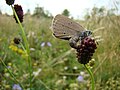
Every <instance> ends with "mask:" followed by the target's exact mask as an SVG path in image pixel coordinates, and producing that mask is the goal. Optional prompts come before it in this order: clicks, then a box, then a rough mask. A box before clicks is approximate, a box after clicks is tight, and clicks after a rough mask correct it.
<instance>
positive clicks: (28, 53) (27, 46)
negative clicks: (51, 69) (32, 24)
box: [11, 5, 33, 89]
mask: <svg viewBox="0 0 120 90" xmlns="http://www.w3.org/2000/svg"><path fill="white" fill-rule="evenodd" d="M11 8H12V10H13V13H14V15H15V17H16V19H17V21H18V24H19V26H20V28H21V33H22V38H23V41H24V44H25V49H26V51H27V57H28V58H27V59H28V64H29V74H30V81H29V84H30V89H31V86H32V72H33V70H32V63H31V58H30V49H29V44H28V41H27V37H26V35H25V31H24V29H23V26H22V24H21V22H20V20H19V18H18V16H17V13H16V11H15V9H14V7H13V6H12V5H11Z"/></svg>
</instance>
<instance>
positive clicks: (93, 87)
mask: <svg viewBox="0 0 120 90" xmlns="http://www.w3.org/2000/svg"><path fill="white" fill-rule="evenodd" d="M84 67H85V68H86V70H87V71H88V73H89V74H90V77H91V82H92V90H95V80H94V76H93V73H92V71H91V70H90V68H89V67H88V66H87V65H86V64H84Z"/></svg>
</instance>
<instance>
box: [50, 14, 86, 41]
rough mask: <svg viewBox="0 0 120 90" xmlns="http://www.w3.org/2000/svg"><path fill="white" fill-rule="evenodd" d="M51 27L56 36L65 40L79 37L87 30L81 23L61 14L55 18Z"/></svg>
mask: <svg viewBox="0 0 120 90" xmlns="http://www.w3.org/2000/svg"><path fill="white" fill-rule="evenodd" d="M51 28H52V31H53V35H54V36H55V37H57V38H60V39H65V40H69V39H70V38H71V37H74V36H78V37H79V34H80V33H81V32H82V31H83V30H85V29H84V28H83V27H82V26H81V25H80V24H78V23H76V22H75V21H73V20H71V19H69V18H68V17H66V16H64V15H60V14H58V15H56V16H55V18H54V19H53V22H52V26H51Z"/></svg>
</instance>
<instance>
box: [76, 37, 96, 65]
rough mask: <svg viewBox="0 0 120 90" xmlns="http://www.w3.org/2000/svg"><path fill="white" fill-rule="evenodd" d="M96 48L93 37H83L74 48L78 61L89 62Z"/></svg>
mask: <svg viewBox="0 0 120 90" xmlns="http://www.w3.org/2000/svg"><path fill="white" fill-rule="evenodd" d="M96 48H97V46H96V43H95V40H94V39H91V38H90V37H86V38H84V39H83V40H82V41H81V42H80V45H78V46H77V48H76V51H77V58H78V62H79V63H81V64H87V63H89V61H90V60H91V58H92V56H93V53H94V52H95V49H96Z"/></svg>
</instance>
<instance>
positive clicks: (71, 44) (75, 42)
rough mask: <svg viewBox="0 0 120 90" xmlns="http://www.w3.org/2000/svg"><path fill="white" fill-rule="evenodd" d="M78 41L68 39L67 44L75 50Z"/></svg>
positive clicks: (75, 38)
mask: <svg viewBox="0 0 120 90" xmlns="http://www.w3.org/2000/svg"><path fill="white" fill-rule="evenodd" d="M78 41H79V38H78V37H74V38H70V39H69V44H70V46H71V47H72V48H77V47H78V45H77V42H78Z"/></svg>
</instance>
